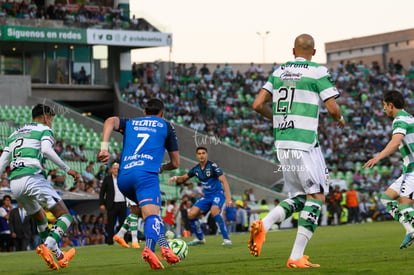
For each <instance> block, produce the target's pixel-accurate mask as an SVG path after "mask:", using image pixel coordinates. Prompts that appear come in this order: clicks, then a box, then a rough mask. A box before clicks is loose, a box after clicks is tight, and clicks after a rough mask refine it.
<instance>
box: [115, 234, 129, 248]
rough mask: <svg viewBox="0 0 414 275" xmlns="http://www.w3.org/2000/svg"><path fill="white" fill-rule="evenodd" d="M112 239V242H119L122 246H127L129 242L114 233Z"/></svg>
mask: <svg viewBox="0 0 414 275" xmlns="http://www.w3.org/2000/svg"><path fill="white" fill-rule="evenodd" d="M112 239H113V240H114V242H117V243H119V244H120V245H121V246H123V247H125V248H129V244H127V243H126V241H125V240H124V238H121V237H119V236H118V235H115V236H114V237H113V238H112Z"/></svg>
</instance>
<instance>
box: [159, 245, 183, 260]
mask: <svg viewBox="0 0 414 275" xmlns="http://www.w3.org/2000/svg"><path fill="white" fill-rule="evenodd" d="M161 255H162V257H163V258H164V260H166V261H167V262H168V263H169V264H176V263H178V262H179V261H180V257H178V256H177V255H175V254H174V252H173V251H172V250H171V248H168V247H164V246H161Z"/></svg>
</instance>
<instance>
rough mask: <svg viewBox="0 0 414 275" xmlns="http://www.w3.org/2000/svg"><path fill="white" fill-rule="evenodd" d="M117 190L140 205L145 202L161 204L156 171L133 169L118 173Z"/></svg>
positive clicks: (145, 203)
mask: <svg viewBox="0 0 414 275" xmlns="http://www.w3.org/2000/svg"><path fill="white" fill-rule="evenodd" d="M118 187H119V190H120V191H121V192H122V194H124V196H126V197H127V198H128V199H130V200H132V201H134V202H136V203H137V204H138V205H139V206H140V207H141V206H144V205H147V204H155V205H158V206H161V191H160V179H159V178H158V173H153V172H147V171H133V172H132V173H131V172H130V171H129V173H126V174H121V173H120V174H119V175H118Z"/></svg>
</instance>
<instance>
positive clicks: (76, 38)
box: [0, 26, 86, 44]
mask: <svg viewBox="0 0 414 275" xmlns="http://www.w3.org/2000/svg"><path fill="white" fill-rule="evenodd" d="M0 32H1V33H2V35H1V36H0V39H2V40H14V41H31V42H56V43H82V44H85V43H86V31H85V30H84V29H56V28H39V27H25V26H2V29H1V30H0Z"/></svg>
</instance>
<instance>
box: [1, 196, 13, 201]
mask: <svg viewBox="0 0 414 275" xmlns="http://www.w3.org/2000/svg"><path fill="white" fill-rule="evenodd" d="M6 199H9V200H12V197H11V196H10V195H4V196H3V199H2V201H5V200H6Z"/></svg>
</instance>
